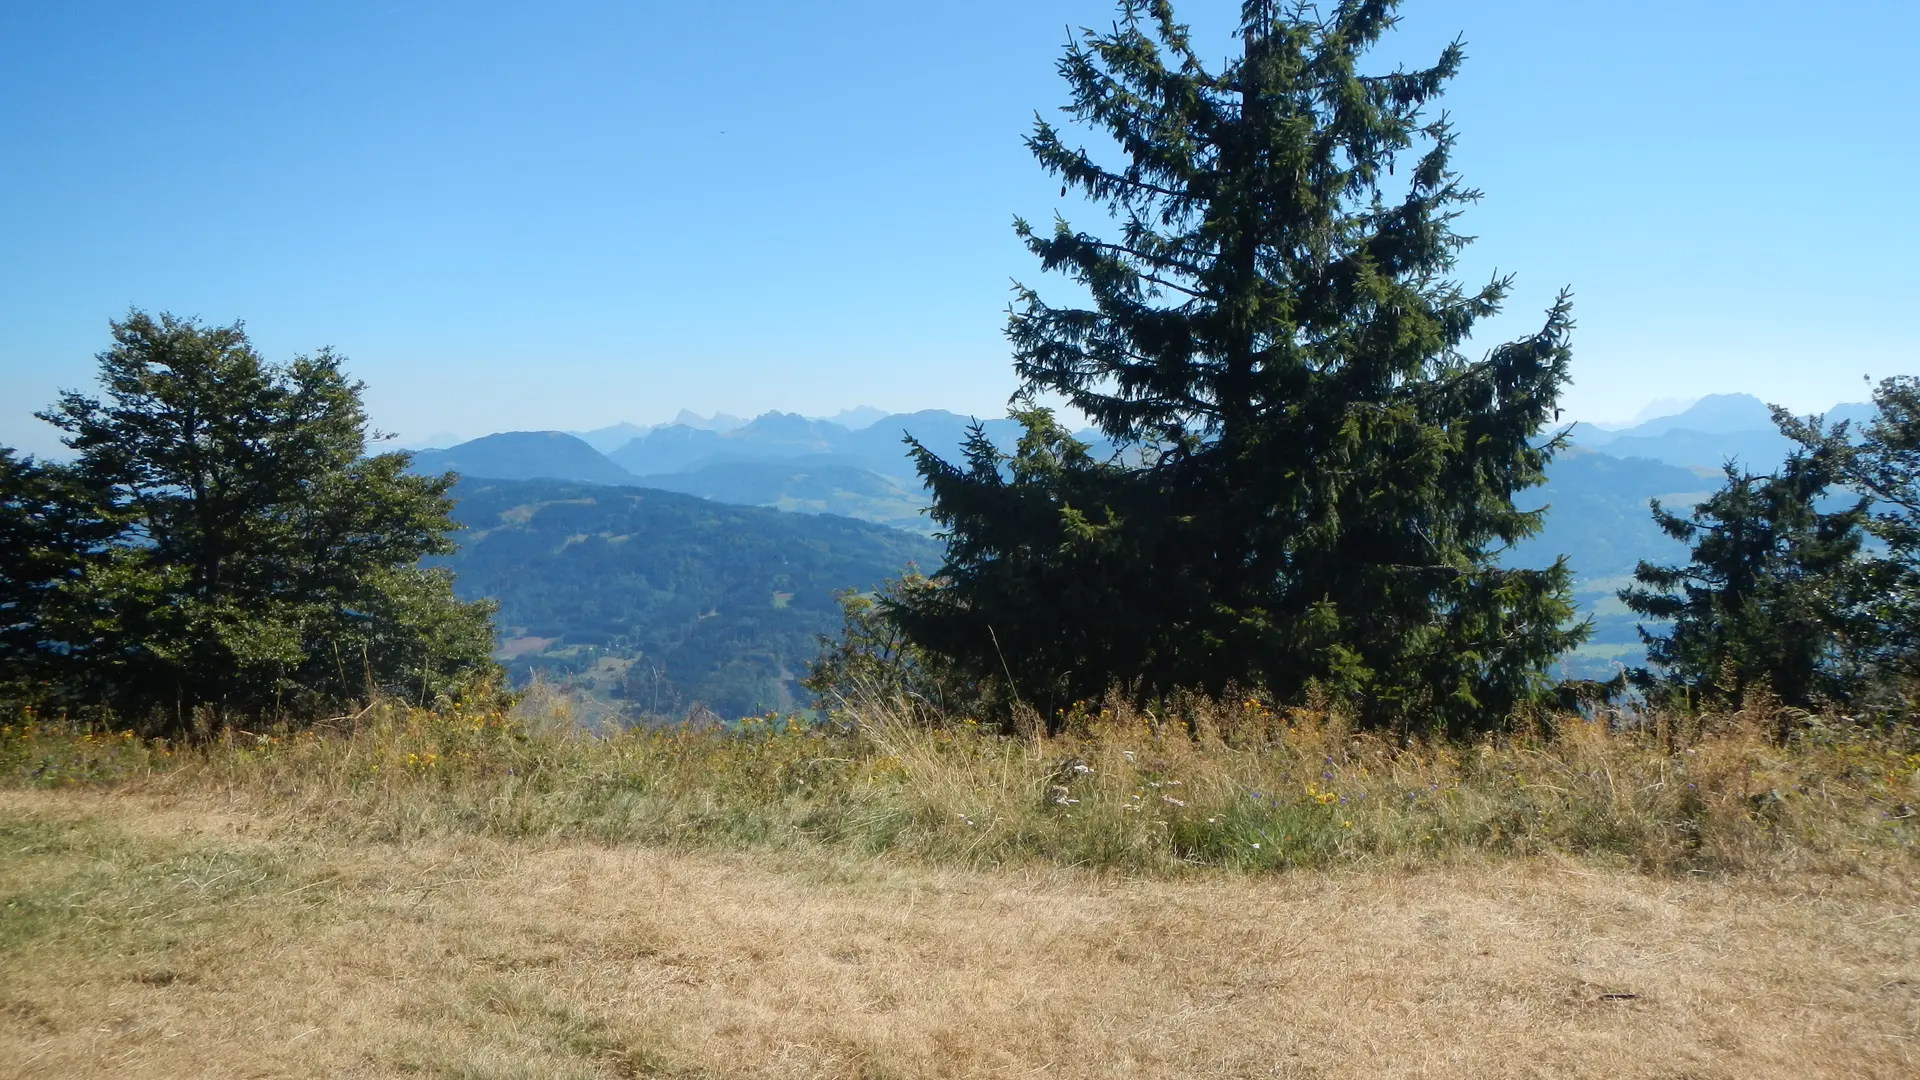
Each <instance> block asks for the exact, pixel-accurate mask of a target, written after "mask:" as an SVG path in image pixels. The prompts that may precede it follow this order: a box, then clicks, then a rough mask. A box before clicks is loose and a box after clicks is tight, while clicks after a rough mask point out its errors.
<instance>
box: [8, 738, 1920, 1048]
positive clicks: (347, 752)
mask: <svg viewBox="0 0 1920 1080" xmlns="http://www.w3.org/2000/svg"><path fill="white" fill-rule="evenodd" d="M1252 713H1253V710H1249V709H1244V708H1242V707H1238V706H1235V707H1229V708H1225V709H1218V710H1214V711H1213V712H1211V713H1209V714H1206V715H1203V716H1201V717H1200V718H1201V719H1202V720H1203V721H1204V723H1203V727H1204V728H1206V729H1207V730H1210V731H1218V730H1221V729H1223V728H1225V727H1227V726H1229V724H1230V723H1231V722H1235V721H1234V718H1235V717H1241V718H1242V719H1241V721H1240V722H1244V723H1245V724H1246V725H1248V726H1247V727H1244V728H1243V729H1242V730H1240V731H1238V732H1232V731H1230V732H1228V734H1229V735H1230V736H1232V739H1231V740H1230V741H1229V742H1226V743H1223V742H1219V741H1216V740H1212V739H1203V740H1202V741H1201V742H1199V743H1197V744H1196V743H1194V742H1192V741H1190V740H1188V739H1186V738H1185V737H1184V736H1173V737H1167V736H1165V734H1164V733H1162V737H1159V738H1156V737H1155V735H1154V733H1153V732H1152V731H1150V730H1148V729H1146V728H1144V727H1142V726H1138V724H1137V719H1138V718H1129V717H1123V716H1122V717H1109V718H1107V719H1106V720H1105V721H1104V722H1102V721H1100V720H1098V718H1090V719H1089V726H1090V727H1092V728H1095V729H1096V730H1097V734H1092V735H1088V736H1086V737H1083V738H1080V739H1075V740H1063V741H1060V742H1057V743H1052V744H1037V743H1028V742H1020V741H1014V740H1001V739H997V738H993V737H990V736H985V735H981V734H978V733H976V732H974V731H972V730H971V729H969V728H967V727H966V726H965V725H958V726H956V727H954V728H952V729H951V730H946V731H933V732H928V731H924V730H916V729H910V728H906V727H901V726H888V725H884V724H876V725H875V726H874V727H873V729H872V730H871V731H870V732H868V733H867V734H865V735H857V736H853V737H834V736H821V735H813V734H803V733H783V732H770V733H768V734H766V735H764V736H763V737H760V738H756V739H726V738H718V737H714V736H709V735H701V734H696V733H680V734H668V735H660V734H653V735H634V736H628V737H622V738H618V739H611V740H596V739H585V738H579V737H569V736H564V735H560V734H552V733H548V734H543V733H542V732H541V730H540V729H539V727H538V726H537V722H538V720H539V719H540V718H539V717H538V716H537V715H535V716H532V717H529V716H527V715H525V714H523V715H522V716H521V717H520V718H519V719H520V720H521V721H528V720H532V721H534V722H535V723H536V727H535V729H534V730H531V731H529V730H527V729H526V728H525V727H524V726H521V724H518V723H515V722H513V721H511V720H509V719H508V718H503V717H500V716H497V715H493V714H489V713H462V712H460V711H457V710H455V711H450V712H445V713H439V714H423V713H412V714H408V713H402V712H399V711H385V710H375V711H374V712H373V713H371V714H369V716H367V717H366V718H364V719H363V720H362V722H361V724H360V725H359V726H358V727H357V728H356V729H355V730H353V731H351V732H345V733H336V734H327V735H322V736H318V737H311V736H308V737H297V738H287V739H281V740H278V741H275V740H272V739H261V738H255V737H247V736H240V737H237V738H236V740H235V741H234V742H233V743H230V744H228V745H224V746H216V747H213V748H210V749H208V750H204V751H195V752H187V751H180V752H174V753H167V752H165V748H162V747H156V746H148V745H141V744H139V743H137V742H135V741H133V740H128V739H122V738H117V737H112V736H106V737H101V736H95V737H93V738H91V739H87V740H75V739H74V738H73V737H72V736H70V735H66V734H64V733H59V732H48V731H44V730H35V731H32V732H22V731H21V730H19V729H18V728H15V729H12V730H9V731H7V732H5V733H3V734H4V738H3V739H0V774H4V776H5V777H7V781H6V784H5V786H4V787H0V883H4V884H0V911H4V913H5V917H4V919H0V1075H17V1076H34V1077H38V1076H46V1077H67V1076H96V1075H98V1076H104V1075H116V1076H180V1075H194V1076H263V1075H288V1076H305V1075H369V1076H376V1075H377V1076H385V1075H426V1076H449V1077H511V1076H543V1077H544V1076H560V1077H572V1076H577V1077H597V1076H682V1077H687V1076H702V1077H798V1076H847V1077H852V1076H864V1077H879V1076H895V1077H905V1076H915V1077H918V1076H956V1077H957V1076H982V1075H1019V1074H1022V1073H1032V1074H1034V1075H1041V1074H1050V1075H1060V1076H1093V1077H1105V1076H1113V1077H1119V1076H1176V1077H1177V1076H1191V1077H1221V1076H1272V1075H1280V1076H1353V1077H1370V1076H1416V1075H1461V1074H1465V1073H1468V1072H1474V1073H1480V1074H1484V1075H1488V1076H1537V1075H1608V1076H1680V1075H1685V1076H1697V1077H1719V1076H1726V1077H1756V1076H1782V1077H1785V1076H1906V1075H1913V1074H1914V1073H1915V1071H1916V1069H1920V1045H1916V1037H1920V991H1917V990H1916V987H1920V918H1916V914H1917V912H1916V909H1915V908H1914V906H1913V905H1914V896H1915V887H1916V886H1917V885H1920V861H1916V858H1915V848H1914V842H1913V841H1914V835H1913V832H1912V830H1911V828H1910V825H1911V824H1912V822H1911V821H1910V820H1907V818H1906V816H1905V815H1910V814H1911V813H1912V810H1911V804H1913V803H1916V802H1920V788H1917V787H1916V784H1920V781H1916V779H1915V772H1914V770H1915V767H1916V766H1920V758H1915V757H1912V756H1909V755H1908V754H1907V753H1905V752H1904V749H1903V748H1895V747H1889V746H1885V745H1879V744H1875V743H1872V742H1863V741H1859V740H1849V739H1825V740H1803V741H1802V742H1801V743H1799V744H1796V745H1795V746H1792V747H1788V748H1785V749H1779V748H1774V747H1772V746H1770V745H1769V744H1767V743H1765V742H1764V741H1763V740H1759V739H1757V738H1755V737H1754V736H1753V735H1752V733H1751V731H1749V730H1747V729H1746V728H1744V727H1743V726H1742V725H1741V724H1740V723H1739V721H1738V718H1736V719H1735V720H1734V721H1733V722H1730V723H1729V724H1727V726H1726V729H1725V730H1724V731H1721V732H1719V733H1714V734H1707V735H1704V736H1695V737H1691V738H1681V739H1678V740H1677V741H1676V744H1675V745H1674V746H1673V748H1672V751H1673V752H1671V753H1669V752H1668V747H1667V746H1665V745H1664V740H1652V739H1645V740H1643V739H1627V738H1621V737H1617V736H1610V735H1607V734H1605V733H1604V732H1601V731H1598V730H1597V729H1592V728H1585V727H1576V728H1573V729H1570V731H1569V733H1568V734H1567V735H1566V736H1565V737H1563V738H1562V739H1560V740H1557V741H1554V742H1540V741H1521V742H1518V743H1514V744H1509V745H1494V744H1489V745H1486V746H1482V747H1472V748H1447V747H1440V748H1424V749H1423V748H1418V747H1416V748H1414V749H1412V750H1408V751H1396V750H1393V749H1391V748H1389V747H1385V746H1382V745H1379V744H1375V743H1371V742H1370V741H1368V740H1364V739H1361V740H1355V739H1352V738H1350V737H1348V736H1346V735H1345V734H1344V733H1342V732H1341V731H1339V730H1338V727H1337V724H1332V723H1329V722H1327V721H1326V720H1325V719H1324V718H1312V717H1305V718H1301V717H1296V718H1293V719H1294V723H1293V724H1291V725H1282V724H1278V723H1277V719H1276V718H1267V719H1266V720H1265V721H1262V720H1261V718H1259V717H1258V716H1257V715H1248V714H1252ZM1262 722H1267V723H1270V724H1271V726H1269V727H1267V728H1265V729H1259V724H1260V723H1262ZM1261 730H1264V732H1265V734H1260V731H1261ZM1078 765H1084V766H1086V768H1087V770H1088V771H1085V772H1082V771H1080V770H1079V769H1077V768H1076V766H1078ZM1683 776H1686V777H1691V779H1684V780H1683V779H1682V777H1683ZM1663 778H1664V779H1663ZM1056 783H1058V784H1059V786H1063V787H1065V788H1067V792H1068V793H1067V794H1066V795H1065V796H1060V795H1059V794H1058V793H1055V792H1054V791H1053V790H1052V789H1053V788H1054V787H1055V785H1056ZM1662 785H1664V786H1662ZM1687 785H1691V786H1690V787H1689V786H1687ZM1422 792H1425V794H1421V793H1422ZM1328 796H1332V797H1331V798H1329V797H1328ZM1063 798H1064V799H1071V800H1073V801H1071V802H1065V801H1061V800H1062V799H1063ZM1343 798H1344V799H1345V800H1346V801H1344V802H1343V801H1341V800H1342V799H1343ZM1249 830H1252V831H1249ZM1256 835H1258V836H1264V837H1266V838H1267V839H1266V840H1265V841H1264V842H1265V843H1268V844H1275V845H1276V846H1277V847H1278V848H1279V851H1278V852H1275V851H1272V850H1270V849H1269V848H1267V847H1261V848H1258V849H1256V848H1253V847H1250V846H1249V845H1251V844H1254V843H1261V842H1262V841H1256V840H1252V839H1250V837H1253V836H1256ZM1256 851H1258V852H1265V853H1266V854H1264V855H1261V854H1256ZM1276 865H1294V866H1301V867H1312V868H1313V869H1302V870H1296V871H1294V872H1288V873H1270V872H1260V871H1263V870H1266V869H1268V868H1271V867H1274V866H1276ZM1623 994H1624V995H1633V996H1631V997H1613V996H1610V995H1623Z"/></svg>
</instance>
